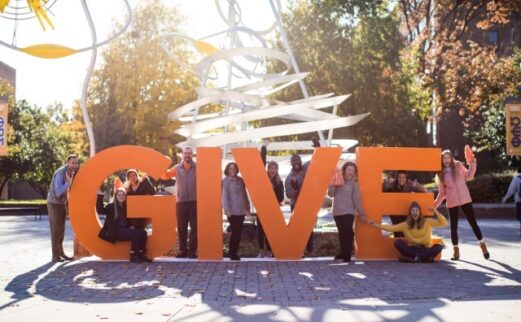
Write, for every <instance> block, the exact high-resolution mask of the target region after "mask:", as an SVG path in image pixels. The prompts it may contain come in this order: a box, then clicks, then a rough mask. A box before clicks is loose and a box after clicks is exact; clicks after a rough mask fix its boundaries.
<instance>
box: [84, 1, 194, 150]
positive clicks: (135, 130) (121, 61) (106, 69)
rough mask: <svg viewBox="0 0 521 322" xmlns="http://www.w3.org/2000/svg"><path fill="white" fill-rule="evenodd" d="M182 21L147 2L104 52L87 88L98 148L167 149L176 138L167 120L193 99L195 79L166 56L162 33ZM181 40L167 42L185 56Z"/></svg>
mask: <svg viewBox="0 0 521 322" xmlns="http://www.w3.org/2000/svg"><path fill="white" fill-rule="evenodd" d="M181 23H182V19H181V17H180V15H179V13H178V12H177V10H176V8H174V7H171V6H165V5H163V4H162V3H161V2H160V1H158V0H150V1H146V2H145V3H143V4H140V5H139V6H137V8H136V9H135V10H134V18H133V22H132V25H131V27H130V30H129V32H127V33H125V34H124V35H123V36H121V37H120V38H118V39H116V40H114V41H113V42H111V43H110V44H109V45H108V47H107V49H106V50H104V51H103V52H102V57H103V60H102V62H103V63H102V65H101V67H99V68H98V69H97V70H96V71H95V73H94V76H93V79H92V83H91V86H90V89H89V98H90V99H91V102H90V104H89V114H90V115H91V119H92V123H93V128H94V134H95V139H96V146H97V150H102V149H104V148H107V147H111V146H116V145H123V144H136V145H142V146H147V147H151V148H154V149H156V150H158V151H161V152H163V153H165V154H169V149H170V148H171V147H172V146H173V145H174V144H175V143H177V142H178V139H179V138H177V137H175V136H174V134H173V131H174V129H175V128H176V126H178V124H175V123H173V122H169V121H168V114H169V113H170V112H172V111H173V110H174V109H175V108H176V107H178V106H180V105H182V104H185V103H188V102H189V101H191V100H193V99H195V92H194V91H193V88H194V87H195V86H196V85H197V82H196V79H195V77H194V76H193V75H191V74H190V73H188V72H187V71H186V70H184V69H182V68H181V67H180V66H179V65H178V64H177V63H175V62H174V61H173V60H172V59H171V58H170V57H168V55H167V54H166V53H165V52H164V50H163V49H162V48H161V46H160V36H161V35H162V34H164V33H167V32H168V33H172V32H179V29H180V25H181ZM118 28H119V27H117V26H116V28H115V29H118ZM184 45H185V43H183V42H182V41H177V40H176V41H172V42H171V43H169V47H170V50H171V51H172V52H175V53H176V54H178V55H179V56H183V57H184V58H186V59H187V60H189V59H188V57H189V54H188V52H187V51H186V48H185V47H184Z"/></svg>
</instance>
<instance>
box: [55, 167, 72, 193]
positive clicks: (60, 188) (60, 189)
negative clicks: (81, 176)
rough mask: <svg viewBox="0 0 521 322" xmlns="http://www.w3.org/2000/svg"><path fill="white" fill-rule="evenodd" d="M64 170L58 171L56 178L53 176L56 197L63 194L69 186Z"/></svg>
mask: <svg viewBox="0 0 521 322" xmlns="http://www.w3.org/2000/svg"><path fill="white" fill-rule="evenodd" d="M66 172H67V171H58V173H56V178H54V191H55V192H56V195H57V196H58V197H59V196H61V195H63V194H64V193H65V191H66V190H67V188H69V181H67V178H66ZM62 182H63V183H62Z"/></svg>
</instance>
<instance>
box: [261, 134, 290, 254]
mask: <svg viewBox="0 0 521 322" xmlns="http://www.w3.org/2000/svg"><path fill="white" fill-rule="evenodd" d="M268 144H269V143H268V142H265V143H264V144H263V145H262V148H261V159H262V163H263V164H264V165H266V163H267V164H268V166H267V171H266V172H267V174H268V178H269V179H270V183H271V187H272V188H273V192H274V193H275V197H276V198H277V202H278V203H279V205H280V204H281V203H282V202H283V201H284V183H283V182H282V179H281V178H280V175H279V164H278V163H277V162H275V161H269V162H266V157H267V155H268V150H267V148H266V147H267V145H268ZM257 227H258V235H257V237H258V238H257V242H258V244H259V249H260V253H259V255H258V256H257V257H271V256H272V252H271V245H270V242H269V241H268V239H267V238H266V234H265V233H264V228H262V223H261V221H260V219H259V217H258V216H257ZM264 246H266V249H265V250H264Z"/></svg>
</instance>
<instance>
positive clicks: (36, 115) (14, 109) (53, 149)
mask: <svg viewBox="0 0 521 322" xmlns="http://www.w3.org/2000/svg"><path fill="white" fill-rule="evenodd" d="M55 110H56V109H51V111H55ZM8 146H9V149H8V155H7V157H2V158H0V177H2V179H3V181H2V185H1V186H0V188H1V187H3V186H4V185H5V183H6V182H7V181H8V180H10V179H15V180H27V181H28V182H29V184H31V185H32V186H33V187H34V188H35V189H36V190H38V191H39V192H40V193H41V195H42V197H43V198H45V197H46V195H47V189H48V187H49V184H50V182H51V179H52V176H53V174H54V171H55V170H56V169H57V168H58V167H60V166H62V165H63V164H64V162H65V159H66V157H67V155H68V154H69V153H70V152H69V151H68V149H67V148H68V146H69V142H68V140H67V134H65V133H64V132H62V130H61V128H60V125H59V124H57V123H55V122H54V121H53V116H52V115H50V114H49V113H46V112H43V111H42V110H41V109H40V108H38V107H35V106H30V105H29V104H28V103H27V102H26V101H19V102H18V103H17V104H16V105H14V106H10V107H9V132H8Z"/></svg>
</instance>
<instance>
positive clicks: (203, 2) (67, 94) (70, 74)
mask: <svg viewBox="0 0 521 322" xmlns="http://www.w3.org/2000/svg"><path fill="white" fill-rule="evenodd" d="M11 1H12V2H14V1H15V0H11ZM52 1H54V0H50V2H52ZM163 2H164V3H165V4H167V5H172V6H177V7H178V8H179V10H180V12H181V14H182V15H184V16H186V18H187V25H186V26H185V28H184V29H185V30H189V31H190V34H189V36H191V37H193V38H199V37H202V36H205V35H209V34H212V33H214V32H216V31H221V30H224V29H225V27H226V25H225V24H224V22H223V21H222V19H221V18H220V16H219V14H218V11H217V8H216V4H215V3H216V1H215V0H184V1H183V0H163ZM219 2H220V3H223V4H225V3H227V1H226V0H221V1H219ZM238 2H239V5H240V6H241V10H242V13H243V20H244V21H248V24H249V25H251V26H252V27H253V28H259V29H265V28H266V27H268V26H269V25H270V24H271V23H272V22H273V21H274V20H273V14H272V12H271V8H270V5H269V2H268V0H265V1H260V0H255V1H252V0H241V1H238ZM281 2H282V3H283V7H284V4H285V3H286V2H287V1H285V0H283V1H281ZM129 3H130V5H131V7H132V8H133V9H134V8H135V7H136V6H137V5H139V1H137V0H130V1H129ZM87 5H88V7H89V10H90V11H91V15H92V18H93V20H94V24H95V26H96V33H97V35H98V41H103V40H105V39H106V38H107V35H108V34H109V33H110V32H111V31H112V24H113V19H116V20H118V21H121V22H123V21H125V19H126V10H125V6H124V1H123V0H87ZM224 10H226V7H224ZM283 10H284V9H283ZM2 18H3V17H1V14H0V39H1V40H2V41H4V42H7V43H9V44H11V43H12V41H13V34H14V30H15V22H14V21H13V20H9V19H2ZM49 18H50V19H51V21H52V22H53V24H54V26H55V30H51V29H50V28H48V30H47V31H43V30H42V28H41V26H40V24H39V23H38V20H37V19H29V20H24V21H19V22H18V23H17V24H16V45H17V47H25V46H30V45H35V44H42V43H53V44H60V45H63V46H67V47H71V48H75V49H79V48H84V47H88V46H89V45H90V42H91V40H90V31H89V28H88V24H87V21H86V19H85V15H84V13H83V11H82V6H81V1H80V0H56V2H55V4H54V5H53V6H52V8H51V13H49ZM250 23H251V24H250ZM105 47H106V46H105ZM103 48H104V47H100V48H99V49H98V60H97V61H98V62H99V52H100V51H102V50H103ZM90 56H91V53H90V51H88V52H85V53H79V54H75V55H72V56H69V57H65V58H60V59H52V60H49V59H42V58H36V57H32V56H29V55H27V54H24V53H21V52H18V51H15V50H12V49H9V48H6V47H5V46H0V61H2V62H3V63H5V64H7V65H9V66H11V67H13V68H15V69H16V99H17V100H20V99H25V100H27V101H28V102H29V103H30V104H33V105H38V106H41V107H47V106H48V105H50V104H53V103H55V102H61V103H63V104H64V106H65V107H70V106H71V105H72V103H73V101H74V100H77V99H79V98H80V97H81V88H82V85H83V82H84V78H85V74H86V70H87V67H88V64H89V61H90Z"/></svg>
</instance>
